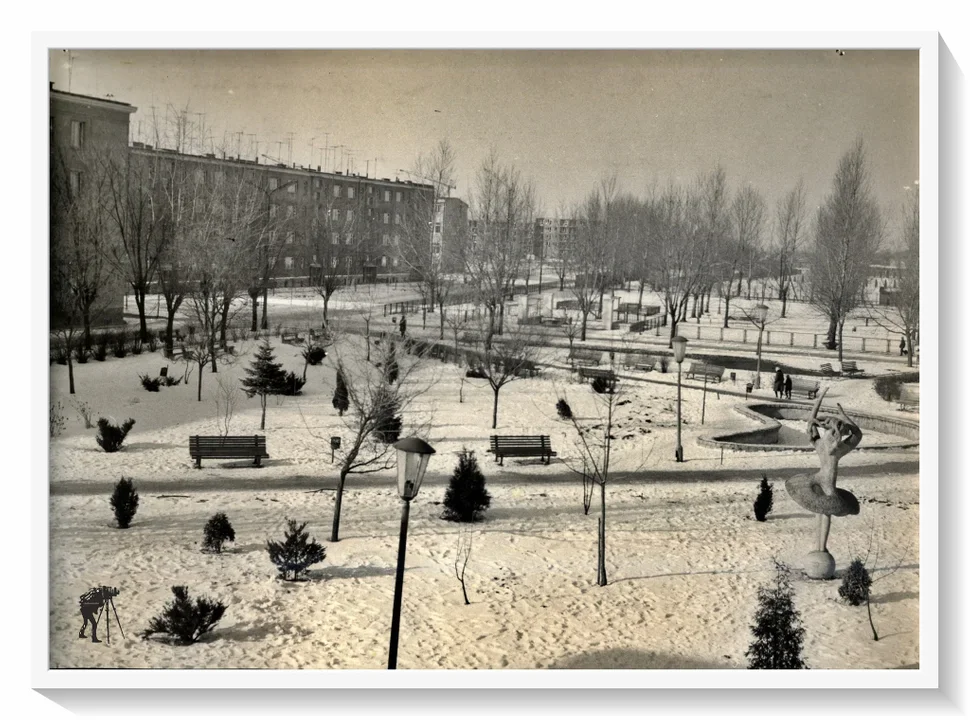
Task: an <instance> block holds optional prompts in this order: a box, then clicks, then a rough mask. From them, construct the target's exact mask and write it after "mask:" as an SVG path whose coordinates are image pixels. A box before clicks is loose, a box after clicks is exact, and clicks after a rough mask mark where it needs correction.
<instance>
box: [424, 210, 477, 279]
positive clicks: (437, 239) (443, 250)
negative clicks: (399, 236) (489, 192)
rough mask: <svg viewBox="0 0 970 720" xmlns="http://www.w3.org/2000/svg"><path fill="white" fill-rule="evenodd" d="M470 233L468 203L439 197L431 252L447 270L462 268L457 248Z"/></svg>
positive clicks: (435, 259) (436, 260) (432, 233)
mask: <svg viewBox="0 0 970 720" xmlns="http://www.w3.org/2000/svg"><path fill="white" fill-rule="evenodd" d="M467 234H468V203H466V202H465V201H464V200H461V199H459V198H453V197H446V198H438V201H437V207H436V208H435V216H434V226H433V228H432V231H431V254H432V257H433V258H434V261H435V262H437V263H440V264H441V265H440V267H442V269H444V270H445V271H446V272H453V271H457V270H460V269H461V258H460V257H459V256H458V253H457V249H458V245H459V243H460V242H462V240H463V238H465V237H466V235H467Z"/></svg>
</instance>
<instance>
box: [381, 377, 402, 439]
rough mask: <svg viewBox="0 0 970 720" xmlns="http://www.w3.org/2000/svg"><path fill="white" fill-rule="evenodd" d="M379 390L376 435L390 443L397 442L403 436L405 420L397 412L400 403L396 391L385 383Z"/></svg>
mask: <svg viewBox="0 0 970 720" xmlns="http://www.w3.org/2000/svg"><path fill="white" fill-rule="evenodd" d="M377 392H378V398H377V400H375V403H374V406H375V409H376V411H377V413H378V415H379V416H378V418H377V421H376V423H375V427H374V437H375V438H377V440H379V441H380V442H382V443H386V444H387V445H390V444H392V443H396V442H397V441H398V438H399V437H400V436H401V428H402V427H403V426H404V421H403V420H401V417H400V415H398V414H397V413H398V409H399V407H400V405H399V403H398V400H397V396H396V395H395V394H394V391H393V390H391V389H390V388H389V387H387V386H386V385H384V386H382V387H381V388H380V389H379V390H378V391H377Z"/></svg>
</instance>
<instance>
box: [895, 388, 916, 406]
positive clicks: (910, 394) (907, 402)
mask: <svg viewBox="0 0 970 720" xmlns="http://www.w3.org/2000/svg"><path fill="white" fill-rule="evenodd" d="M907 407H911V408H913V409H915V410H919V387H915V386H912V385H903V387H902V389H901V390H900V391H899V409H900V410H905V409H906V408H907Z"/></svg>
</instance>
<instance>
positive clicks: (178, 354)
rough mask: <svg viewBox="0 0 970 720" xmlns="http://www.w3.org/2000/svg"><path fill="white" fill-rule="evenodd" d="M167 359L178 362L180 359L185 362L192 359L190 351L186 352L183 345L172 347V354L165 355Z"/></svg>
mask: <svg viewBox="0 0 970 720" xmlns="http://www.w3.org/2000/svg"><path fill="white" fill-rule="evenodd" d="M167 355H168V357H169V359H171V360H178V359H180V358H185V359H187V360H191V359H192V351H191V350H186V349H185V345H177V346H174V347H172V352H170V353H167Z"/></svg>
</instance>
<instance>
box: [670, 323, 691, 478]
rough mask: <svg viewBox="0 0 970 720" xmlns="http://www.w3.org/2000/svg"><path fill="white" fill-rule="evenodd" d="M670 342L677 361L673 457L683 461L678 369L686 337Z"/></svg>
mask: <svg viewBox="0 0 970 720" xmlns="http://www.w3.org/2000/svg"><path fill="white" fill-rule="evenodd" d="M671 343H672V345H673V346H674V360H676V361H677V449H676V450H675V451H674V459H675V460H676V461H677V462H684V446H683V445H682V444H681V434H680V371H681V367H682V366H683V362H684V355H685V353H686V352H687V338H685V337H682V336H680V335H678V336H677V337H675V338H674V339H673V340H672V341H671Z"/></svg>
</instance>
